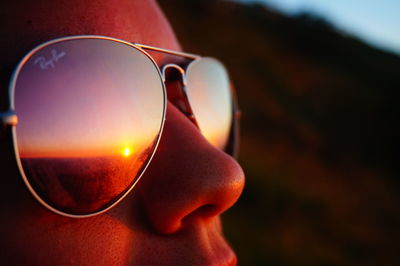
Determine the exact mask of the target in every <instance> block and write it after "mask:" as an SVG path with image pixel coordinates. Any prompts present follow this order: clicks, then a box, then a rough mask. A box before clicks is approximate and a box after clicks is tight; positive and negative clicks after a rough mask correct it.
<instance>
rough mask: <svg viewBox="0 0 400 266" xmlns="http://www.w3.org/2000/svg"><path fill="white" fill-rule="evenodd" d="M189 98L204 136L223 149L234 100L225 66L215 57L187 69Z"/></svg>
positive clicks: (202, 60) (230, 121)
mask: <svg viewBox="0 0 400 266" xmlns="http://www.w3.org/2000/svg"><path fill="white" fill-rule="evenodd" d="M186 89H187V91H186V92H187V95H188V98H189V102H190V105H191V107H192V110H193V113H194V116H195V117H196V120H197V123H198V125H199V128H200V130H201V132H202V134H203V135H204V136H205V137H206V138H207V140H208V141H209V142H210V143H212V144H213V145H214V146H216V147H218V148H220V149H224V148H225V146H226V144H227V140H228V137H229V133H230V130H231V125H232V98H231V92H230V84H229V78H228V74H227V72H226V70H225V67H224V66H223V65H222V64H221V63H220V62H218V61H217V60H215V59H213V58H207V57H206V58H201V59H199V60H197V61H194V62H193V63H191V65H190V66H189V68H188V70H187V86H186Z"/></svg>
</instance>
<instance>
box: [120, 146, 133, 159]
mask: <svg viewBox="0 0 400 266" xmlns="http://www.w3.org/2000/svg"><path fill="white" fill-rule="evenodd" d="M131 153H132V151H131V148H129V147H125V148H124V149H123V150H122V154H123V155H124V156H125V157H129V155H131Z"/></svg>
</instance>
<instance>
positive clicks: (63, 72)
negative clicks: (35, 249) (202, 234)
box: [14, 38, 165, 215]
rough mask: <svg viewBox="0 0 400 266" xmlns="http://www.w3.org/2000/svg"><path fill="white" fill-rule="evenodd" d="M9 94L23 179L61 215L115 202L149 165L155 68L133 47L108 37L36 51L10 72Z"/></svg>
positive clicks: (157, 108)
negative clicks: (14, 74) (14, 77)
mask: <svg viewBox="0 0 400 266" xmlns="http://www.w3.org/2000/svg"><path fill="white" fill-rule="evenodd" d="M14 97H15V112H16V114H17V115H18V118H19V123H18V125H17V126H16V143H17V147H18V153H19V157H20V161H21V165H22V168H23V172H24V173H25V177H26V181H28V182H29V184H30V185H31V187H32V188H33V190H34V192H35V193H36V194H37V196H39V197H40V198H41V199H42V200H43V201H44V202H45V203H47V204H48V205H50V207H52V208H55V209H57V210H59V211H61V212H65V213H68V214H76V215H81V214H90V213H95V212H98V211H101V210H103V209H105V208H107V207H109V206H111V205H112V204H113V203H115V202H116V201H118V200H119V199H120V198H121V197H122V196H123V195H124V194H125V193H126V192H127V191H128V190H129V189H130V188H131V187H132V185H133V184H134V183H135V181H136V180H137V178H138V177H139V176H140V175H141V173H142V172H143V170H144V168H145V167H146V165H147V164H148V162H149V159H150V158H151V156H152V154H153V152H154V150H155V147H156V145H157V143H158V139H159V135H160V130H161V127H162V123H163V116H164V104H165V103H164V101H165V98H164V90H163V85H162V80H161V78H160V74H159V72H158V69H157V68H156V67H155V65H154V64H153V62H152V61H151V60H150V59H149V58H148V57H147V56H146V55H145V54H144V53H142V52H141V51H139V50H138V49H136V48H134V47H132V46H130V45H127V44H124V43H120V42H117V41H112V40H107V39H95V38H89V39H72V40H64V41H61V42H56V43H53V44H51V45H48V46H45V47H44V48H42V49H39V50H37V51H36V52H35V53H34V54H32V55H31V56H30V57H29V59H28V60H27V61H26V62H25V63H24V65H23V67H22V68H21V70H20V72H19V74H18V76H17V80H16V84H15V96H14Z"/></svg>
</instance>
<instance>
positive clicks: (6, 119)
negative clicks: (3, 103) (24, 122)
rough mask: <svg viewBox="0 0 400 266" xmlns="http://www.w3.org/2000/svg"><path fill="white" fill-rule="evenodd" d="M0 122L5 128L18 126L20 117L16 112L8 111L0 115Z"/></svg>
mask: <svg viewBox="0 0 400 266" xmlns="http://www.w3.org/2000/svg"><path fill="white" fill-rule="evenodd" d="M0 121H1V124H2V126H3V127H7V126H16V125H17V124H18V117H17V115H16V114H15V113H14V111H11V110H10V111H7V112H3V113H0Z"/></svg>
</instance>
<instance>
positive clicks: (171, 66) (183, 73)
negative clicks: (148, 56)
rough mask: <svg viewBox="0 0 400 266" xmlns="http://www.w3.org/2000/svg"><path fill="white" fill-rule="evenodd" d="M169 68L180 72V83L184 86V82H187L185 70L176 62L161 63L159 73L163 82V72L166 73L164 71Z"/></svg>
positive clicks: (164, 78) (164, 77)
mask: <svg viewBox="0 0 400 266" xmlns="http://www.w3.org/2000/svg"><path fill="white" fill-rule="evenodd" d="M169 68H171V69H176V70H178V71H179V73H180V74H181V79H182V84H183V85H184V86H186V84H187V82H186V72H185V70H184V69H183V68H182V67H181V66H179V65H177V64H166V65H163V66H162V67H161V75H162V79H163V81H164V82H165V81H166V76H165V74H166V71H167V70H168V69H169Z"/></svg>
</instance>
